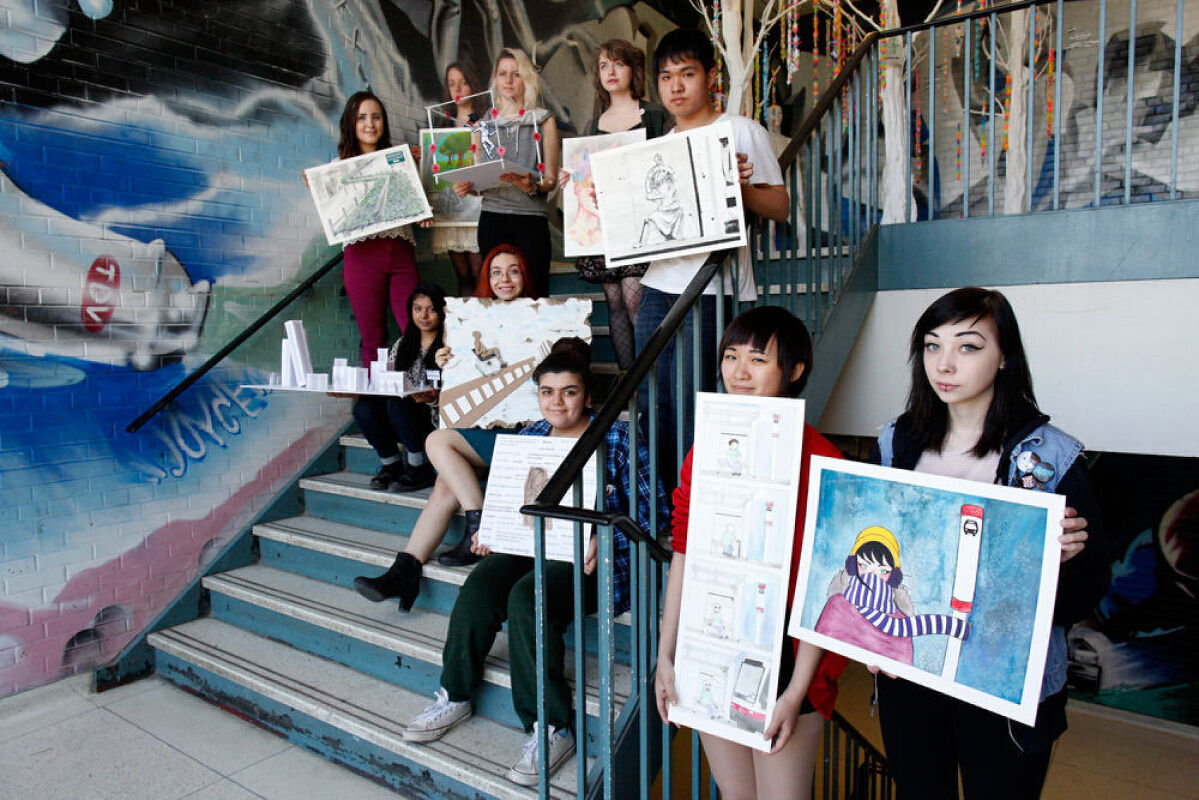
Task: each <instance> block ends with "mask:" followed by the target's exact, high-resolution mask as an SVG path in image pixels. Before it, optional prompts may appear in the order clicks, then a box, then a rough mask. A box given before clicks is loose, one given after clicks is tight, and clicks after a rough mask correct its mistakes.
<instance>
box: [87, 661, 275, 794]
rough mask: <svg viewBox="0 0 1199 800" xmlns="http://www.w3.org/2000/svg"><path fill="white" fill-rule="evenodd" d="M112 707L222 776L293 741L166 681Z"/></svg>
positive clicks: (115, 703)
mask: <svg viewBox="0 0 1199 800" xmlns="http://www.w3.org/2000/svg"><path fill="white" fill-rule="evenodd" d="M107 708H108V710H109V711H111V712H112V713H114V714H116V715H118V716H120V717H121V718H122V719H124V720H126V721H128V722H130V723H132V724H134V725H136V726H137V727H139V728H141V729H142V730H144V731H146V732H147V733H149V734H150V735H152V736H154V737H155V738H157V739H160V740H162V741H163V742H165V743H166V744H168V745H170V746H171V747H174V748H175V749H177V750H179V751H181V752H183V753H185V754H187V755H189V756H191V757H192V758H194V759H195V760H196V761H199V762H200V763H201V764H203V765H204V766H206V767H209V768H211V769H213V770H215V771H216V772H219V773H220V774H221V775H231V774H233V773H234V772H237V771H238V770H241V769H245V768H246V767H248V766H250V765H252V764H255V763H257V762H259V761H261V760H263V759H264V758H269V757H270V756H273V755H275V754H276V753H280V752H282V751H283V750H286V749H287V748H288V747H290V746H291V745H290V743H288V741H287V740H286V739H284V738H282V737H279V736H276V735H274V734H272V733H269V732H267V731H265V730H263V729H262V728H259V727H258V726H256V725H252V724H250V723H247V722H246V721H244V720H241V719H238V718H237V717H235V716H233V715H232V714H230V713H229V712H227V711H224V710H222V709H220V708H218V707H217V706H214V705H212V704H211V703H208V702H206V701H204V700H201V699H200V698H198V697H196V696H194V695H191V694H188V693H187V692H185V691H183V690H182V689H179V688H177V687H175V686H172V685H170V684H168V683H166V682H161V681H160V682H159V683H158V685H157V686H155V687H153V688H151V689H150V690H149V691H145V692H141V693H140V694H135V695H133V696H131V697H126V698H123V699H120V700H117V701H116V702H114V703H111V704H109V705H108V706H107Z"/></svg>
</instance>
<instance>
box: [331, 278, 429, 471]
mask: <svg viewBox="0 0 1199 800" xmlns="http://www.w3.org/2000/svg"><path fill="white" fill-rule="evenodd" d="M408 316H409V317H410V318H411V320H412V324H410V325H409V326H408V329H407V330H406V331H404V334H403V335H402V336H401V337H400V338H399V339H397V340H396V342H395V344H393V345H392V346H391V351H390V352H389V353H388V354H387V363H388V369H391V370H395V371H397V372H406V373H408V377H409V380H410V381H411V382H412V383H414V384H417V385H421V384H427V383H428V379H427V373H428V371H430V370H437V369H438V366H437V363H436V361H435V360H434V356H435V354H436V353H437V351H438V350H440V349H441V347H442V344H443V343H442V333H443V331H444V326H445V292H444V291H443V290H442V288H441V287H440V286H438V285H437V284H435V283H421V284H418V285H417V287H416V288H415V289H414V290H413V291H412V295H411V296H410V297H409V298H408ZM436 403H437V390H436V389H428V390H426V391H423V392H417V393H416V394H410V395H407V396H405V397H379V396H374V395H364V396H361V397H359V398H358V399H357V400H356V401H355V402H354V419H355V420H356V421H357V422H358V428H359V429H360V430H361V431H362V435H363V436H365V437H366V440H367V442H369V443H370V446H371V447H373V448H374V449H375V452H376V453H378V454H379V460H380V461H381V462H382V466H380V467H379V472H378V474H377V475H375V477H373V478H371V484H370V485H371V488H372V489H382V490H384V491H390V492H412V491H416V490H417V489H424V488H427V487H429V486H432V485H433V479H434V477H435V476H434V473H433V466H432V465H431V464H430V463H429V459H428V458H427V457H426V456H425V439H426V438H427V437H428V436H429V434H430V433H432V432H433V430H434V429H435V428H436V424H435V422H434V414H435V413H436ZM430 404H432V407H430ZM399 444H402V445H403V446H404V450H405V452H404V453H400V449H399V446H398V445H399Z"/></svg>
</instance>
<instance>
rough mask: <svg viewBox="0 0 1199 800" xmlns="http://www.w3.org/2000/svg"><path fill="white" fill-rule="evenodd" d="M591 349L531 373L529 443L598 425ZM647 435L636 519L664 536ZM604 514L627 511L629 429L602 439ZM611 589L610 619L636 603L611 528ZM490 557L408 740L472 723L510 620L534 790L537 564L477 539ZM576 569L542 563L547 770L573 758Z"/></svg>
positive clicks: (589, 603)
mask: <svg viewBox="0 0 1199 800" xmlns="http://www.w3.org/2000/svg"><path fill="white" fill-rule="evenodd" d="M590 355H591V353H590V347H588V345H587V344H586V343H584V342H583V341H582V340H580V339H576V338H570V339H560V340H559V341H558V342H557V343H556V344H555V345H554V349H553V350H552V351H551V352H550V354H549V355H548V356H547V357H546V358H545V360H544V361H542V362H541V364H540V365H539V366H538V367H537V369H536V370H534V372H533V379H534V380H535V381H536V383H537V397H538V405H539V406H540V409H541V414H542V417H543V418H542V419H541V420H540V421H538V422H535V423H533V424H532V425H529V426H528V427H526V428H524V429H523V430H521V432H520V433H521V435H523V436H572V437H573V436H579V435H580V434H582V432H583V431H584V430H585V429H586V428H587V426H588V424H589V423H590V421H591V413H590V410H589V408H588V406H589V405H590V402H591V388H592V383H593V378H592V374H591V366H590ZM644 441H645V440H644V438H641V439H639V440H638V446H637V476H636V480H637V515H636V518H637V521H638V523H639V524H640V525H641V526H642V527H643V528H646V529H648V528H649V526H650V522H651V519H650V518H651V515H657V523H658V525H659V527H658V530H664V529H665V528H664V527H662V526H664V525H665V524H666V523H667V521H668V520H669V513H670V511H669V505H668V504H667V500H666V492H665V490H664V489H663V487H662V485H661V484H660V483H659V484H658V485H657V486H653V487H651V485H650V475H649V452H648V450H647V449H646V447H645V445H644ZM604 475H605V479H604V483H603V495H604V508H605V509H606V510H607V511H610V512H618V513H629V483H630V476H629V432H628V425H627V424H626V423H624V422H617V423H615V424H614V425H613V426H612V428H611V429H610V430H609V431H608V436H607V439H606V441H605V469H604ZM612 537H613V561H614V570H613V572H614V575H613V586H612V597H613V605H614V608H613V613H614V614H620V613H623V612H624V611H625V610H627V609H628V606H629V586H628V580H629V544H628V541H627V540H626V539H625V537H624V535H623V534H622V533H621V532H620V531H619V530H616V529H614V530H613V532H612ZM597 542H598V537H596V536H592V538H591V542H590V545H589V546H588V548H587V552H586V556H585V558H584V561H583V573H584V575H585V576H586V577H585V582H584V587H583V598H584V600H583V603H584V608H583V613H584V614H590V613H592V612H594V611H595V610H596V603H597V591H596V575H595V567H596V560H597V555H598V554H597ZM471 549H472V550H473V551H474V552H475V553H476V554H478V555H479V556H481V557H483V558H482V561H480V563H479V565H478V566H476V567H475V568H474V570H473V571H472V572H471V573H470V576H469V577H468V578H467V579H466V583H465V584H464V585H463V586H462V589H461V591H460V592H459V593H458V599H457V601H456V602H455V604H454V610H453V612H452V613H451V614H450V624H449V629H448V631H447V634H446V644H445V652H444V653H443V656H442V664H443V667H442V673H441V686H440V688H439V689H438V690H437V695H436V701H435V702H434V703H433V704H432V705H431V706H429V707H428V708H427V709H425V710H424V711H423V712H421V713H420V714H419V715H417V716H416V718H415V719H413V720H412V722H411V723H409V724H408V727H407V728H406V729H405V732H404V738H405V739H407V740H409V741H415V742H428V741H433V740H435V739H439V738H441V737H442V736H444V735H445V734H446V733H447V732H448V731H449V730H450V729H451V728H453V727H454V726H455V725H457V724H459V723H461V722H464V721H465V720H466V719H468V718H469V717H470V716H471V713H472V705H471V699H472V697H473V695H474V692H475V689H476V688H477V687H478V686H479V685H480V684H481V683H482V680H483V665H484V660H485V659H486V657H487V654H488V652H489V651H490V650H491V646H492V644H493V642H494V641H495V636H496V634H497V633H499V631H500V628H501V626H502V625H503V623H504V621H505V620H507V622H508V659H509V661H510V662H511V665H512V704H513V706H514V708H515V710H516V714H517V716H518V717H519V718H520V721H521V723H522V724H523V726H524V729H525V731H526V732H530V733H531V734H532V736H531V737H530V738H529V740H528V742H527V743H526V744H525V745H524V747H523V748H522V752H521V754H520V756H519V758H518V759H517V761H516V763H515V764H514V765H513V767H512V769H511V770H509V771H508V778H509V780H512V781H514V782H516V783H519V784H522V785H526V786H532V785H534V784H536V783H537V779H538V761H537V731H536V721H537V652H536V626H535V621H534V620H535V611H534V607H533V597H534V586H533V559H532V558H527V557H524V556H514V555H508V554H505V553H490V551H489V550H488V549H487V548H486V547H485V546H484V545H481V544H479V543H478V541H477V534H476V535H475V536H474V539H473V542H472V548H471ZM572 573H573V567H572V565H571V564H569V563H566V562H560V561H550V562H547V563H546V565H545V574H546V591H547V596H546V603H545V609H546V614H547V617H548V625H549V632H548V636H547V639H546V653H545V659H546V676H545V677H546V717H547V723H548V726H549V727H548V734H549V751H548V753H549V755H548V761H549V771H550V773H551V774H552V773H553V771H554V770H556V769H557V768H558V767H560V766H561V765H562V763H563V762H565V761H566V760H567V759H568V758H569V757H570V755H571V754H572V753H573V752H574V736H573V735H572V733H571V730H570V723H571V719H572V712H571V690H570V686H569V685H568V684H567V682H566V675H565V673H564V661H565V642H564V636H565V633H566V628H567V627H568V626H569V625H570V624H571V622H572V620H573V619H574V604H573V597H574V589H573V577H572Z"/></svg>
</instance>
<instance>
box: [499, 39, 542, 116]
mask: <svg viewBox="0 0 1199 800" xmlns="http://www.w3.org/2000/svg"><path fill="white" fill-rule="evenodd" d="M505 58H510V59H512V60H513V61H515V62H516V70H517V72H519V73H520V78H521V80H523V81H524V82H525V97H524V107H525V108H537V104H538V103H539V102H540V98H541V77H540V76H539V75H538V74H537V68H536V67H535V66H533V62H532V60H531V59H530V58H529V57H528V56H527V55H525V51H524V50H521V49H519V48H516V47H505V48H504V49H503V50H501V51H500V54H499V55H498V56H496V59H495V64H493V65H492V67H491V102H492V104H493V105H498V102H497V98H496V96H495V73H496V70H497V69H499V66H500V62H501V61H503V60H504V59H505Z"/></svg>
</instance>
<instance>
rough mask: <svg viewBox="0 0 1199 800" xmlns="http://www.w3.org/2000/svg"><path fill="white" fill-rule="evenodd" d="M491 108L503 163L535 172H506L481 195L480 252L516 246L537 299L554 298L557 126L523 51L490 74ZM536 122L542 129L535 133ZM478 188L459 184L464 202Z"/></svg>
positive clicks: (504, 56) (505, 55) (508, 52)
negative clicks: (550, 197) (552, 203)
mask: <svg viewBox="0 0 1199 800" xmlns="http://www.w3.org/2000/svg"><path fill="white" fill-rule="evenodd" d="M491 95H492V104H493V105H492V107H493V110H494V111H495V112H496V115H495V116H494V117H493V118H492V120H491V121H489V120H487V119H486V116H490V112H489V113H488V115H486V116H485V118H484V121H483V125H484V126H488V125H491V124H493V123H494V125H495V126H496V132H497V136H498V140H499V141H498V143H499V144H501V145H503V147H504V151H505V154H504V158H505V159H507V160H511V161H516V162H519V163H522V164H524V165H525V166H526V167H529V168H533V169H534V171H533V172H531V173H516V172H506V173H504V174H503V175H501V176H500V181H501V182H500V184H499V185H497V186H495V187H493V188H491V189H487V190H485V191H483V192H482V196H483V204H482V205H483V211H482V212H481V213H480V214H479V252H480V253H487V252H490V251H491V249H492V248H493V247H495V246H496V245H498V244H511V245H515V246H516V247H517V248H518V249H519V250H520V251H521V252H522V253H524V256H525V259H526V261H527V263H528V265H529V277H530V278H532V281H533V284H532V287H531V289H532V290H533V291H535V292H536V293H537V296H538V297H545V296H546V295H548V294H549V288H550V226H549V211H548V209H547V207H546V202H545V196H546V195H547V194H548V193H549V192H551V191H552V190H553V188H554V187H555V186H556V185H557V175H558V157H559V151H560V143H559V141H558V125H557V123H556V122H555V121H554V118H553V117H552V116H550V112H549V111H547V110H546V109H544V108H538V107H537V104H538V102H539V98H540V95H541V79H540V78H538V76H537V69H536V68H535V67H534V66H533V62H532V61H530V60H529V57H528V56H527V55H525V53H524V51H523V50H518V49H516V48H512V47H509V48H505V49H504V50H501V51H500V55H499V57H498V58H497V59H496V61H495V68H494V69H493V70H492V73H491ZM534 123H536V125H537V129H536V130H535V129H534ZM538 132H539V135H540V137H541V156H542V162H541V166H542V171H541V172H537V171H536V169H535V168H536V167H537V161H536V153H537V141H536V140H535V138H534V135H535V133H538ZM473 189H474V184H472V183H470V182H462V183H456V184H454V191H455V192H457V194H458V196H459V197H465V196H466V195H467V194H468V193H469V192H471V191H473Z"/></svg>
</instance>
